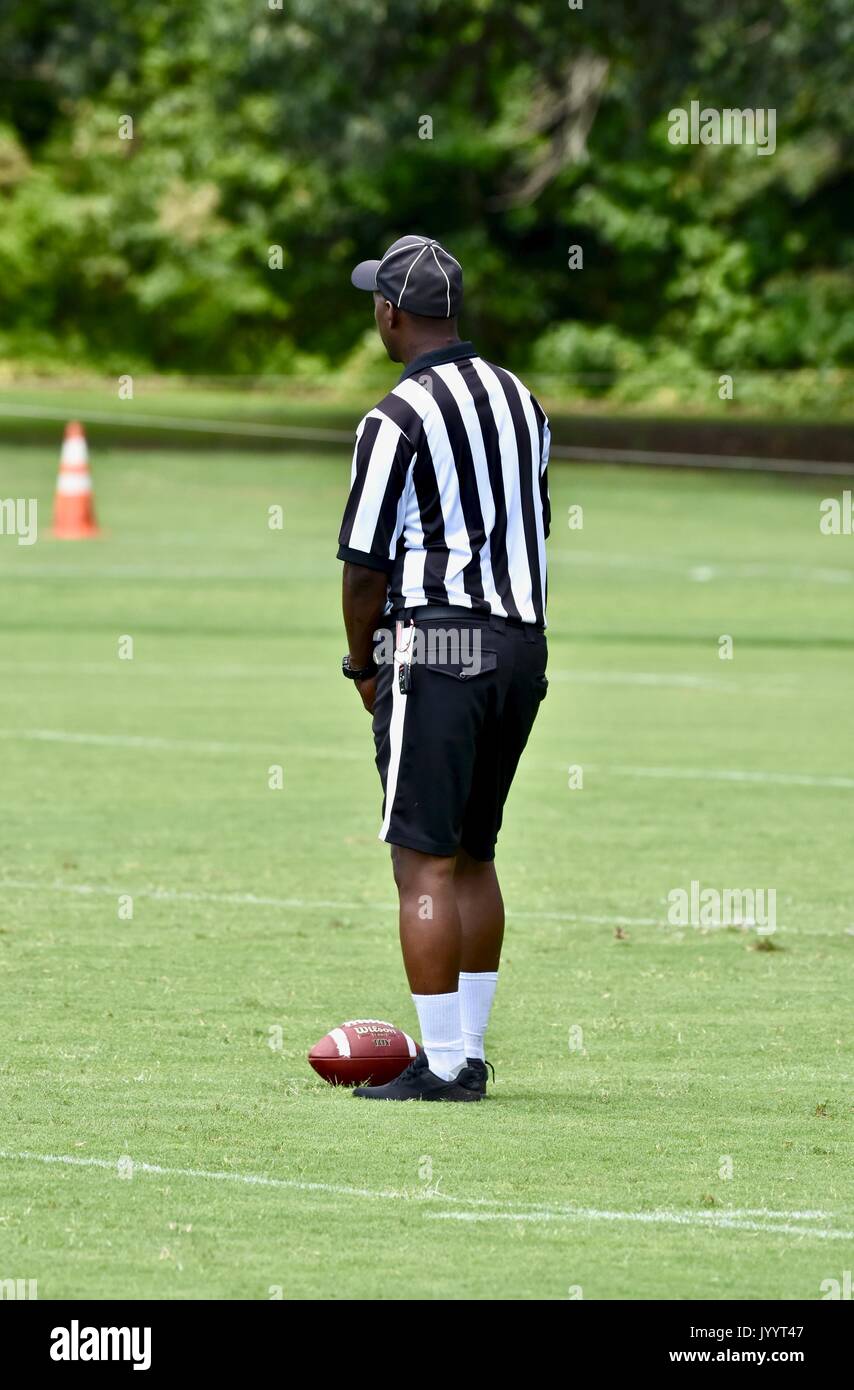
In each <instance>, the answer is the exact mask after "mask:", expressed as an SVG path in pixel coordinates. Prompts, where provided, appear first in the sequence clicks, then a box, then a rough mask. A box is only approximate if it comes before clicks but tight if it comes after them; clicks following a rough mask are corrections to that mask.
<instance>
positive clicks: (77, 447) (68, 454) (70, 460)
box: [60, 437, 89, 468]
mask: <svg viewBox="0 0 854 1390" xmlns="http://www.w3.org/2000/svg"><path fill="white" fill-rule="evenodd" d="M60 459H61V461H62V465H63V467H71V468H75V467H79V466H80V465H81V464H85V463H88V461H89V450H88V449H87V448H86V440H85V439H83V438H81V437H77V438H72V439H66V441H65V443H64V444H63V446H62V453H61V455H60Z"/></svg>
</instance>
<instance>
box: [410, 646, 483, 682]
mask: <svg viewBox="0 0 854 1390" xmlns="http://www.w3.org/2000/svg"><path fill="white" fill-rule="evenodd" d="M424 664H425V666H426V668H427V670H428V671H435V672H436V674H437V675H439V676H450V677H451V679H452V680H457V681H468V680H475V679H476V678H477V677H478V676H482V675H485V674H486V672H487V671H494V670H495V669H496V667H497V666H498V653H497V652H476V653H474V654H473V655H472V656H471V658H470V659H469V660H466V661H462V660H461V659H460V658H456V659H455V660H448V661H436V660H433V661H431V660H428V661H426V662H425V663H424Z"/></svg>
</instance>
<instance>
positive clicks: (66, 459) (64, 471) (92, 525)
mask: <svg viewBox="0 0 854 1390" xmlns="http://www.w3.org/2000/svg"><path fill="white" fill-rule="evenodd" d="M53 534H54V536H56V537H57V538H58V539H59V540H63V541H82V540H85V539H86V537H87V536H97V535H98V534H99V532H98V526H97V523H96V521H95V507H94V499H93V496H92V475H91V473H90V472H89V450H88V448H87V447H86V436H85V434H84V433H83V426H82V425H79V424H78V423H77V422H76V420H74V421H72V422H71V424H69V425H66V426H65V438H64V439H63V441H62V454H61V456H60V460H59V478H58V479H57V483H56V498H55V500H54V506H53Z"/></svg>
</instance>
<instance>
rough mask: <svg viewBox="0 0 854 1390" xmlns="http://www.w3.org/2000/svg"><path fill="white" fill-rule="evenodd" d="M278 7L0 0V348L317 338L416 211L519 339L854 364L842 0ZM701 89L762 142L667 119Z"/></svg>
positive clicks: (504, 340) (633, 351) (623, 352)
mask: <svg viewBox="0 0 854 1390" xmlns="http://www.w3.org/2000/svg"><path fill="white" fill-rule="evenodd" d="M278 3H279V0H269V3H268V2H267V0H194V3H190V2H189V0H183V2H179V3H175V0H41V3H40V4H39V5H38V6H33V5H31V4H30V3H29V0H7V3H6V5H5V8H4V9H3V10H2V11H0V52H2V54H3V55H4V56H3V62H4V66H5V69H6V71H5V79H6V80H5V81H3V82H2V84H0V301H2V311H3V312H2V319H1V320H0V345H2V347H3V349H4V351H5V352H6V354H8V355H18V356H21V355H23V356H26V357H34V358H38V357H39V356H41V357H44V358H45V359H50V358H56V359H61V360H63V361H65V362H69V361H79V362H86V363H92V364H97V365H101V366H108V367H111V368H112V367H113V366H115V367H116V368H121V369H123V370H125V369H127V368H128V367H129V366H131V365H133V364H145V365H149V364H151V365H154V366H156V367H158V368H160V369H170V368H181V369H184V370H205V371H211V370H215V371H235V372H264V371H267V372H278V371H287V370H289V369H291V368H292V367H293V366H294V365H295V364H299V363H300V362H303V363H304V362H305V361H306V360H307V359H308V360H310V359H322V360H324V361H326V362H330V363H335V362H339V361H341V360H342V358H344V357H345V356H346V355H347V354H348V353H350V352H351V351H352V350H353V349H354V347H355V346H357V345H358V344H359V343H360V342H361V341H362V340H363V338H364V334H365V328H366V322H367V306H366V304H365V301H364V297H363V296H361V295H359V294H358V293H357V292H356V291H354V290H351V289H350V286H349V269H350V267H351V265H352V263H353V262H354V260H356V259H360V258H362V257H363V256H367V255H374V254H379V253H380V251H381V250H382V249H383V248H384V246H385V245H387V244H388V243H389V242H391V241H392V240H393V239H394V238H395V237H396V236H398V235H400V234H401V233H403V232H406V231H426V232H429V233H430V234H431V235H434V236H438V237H440V238H441V239H442V240H444V241H446V242H447V244H448V245H449V247H450V248H451V249H452V250H453V252H454V254H455V255H456V256H457V257H458V259H460V260H461V261H462V262H463V264H464V266H465V270H466V290H467V305H468V308H467V316H466V321H465V325H464V326H465V329H466V331H467V332H468V333H469V334H470V335H471V336H474V337H476V338H477V340H478V342H479V344H480V345H481V350H482V351H485V352H489V353H491V354H496V355H501V356H504V357H506V358H507V359H508V360H510V361H511V362H515V363H516V364H518V365H519V366H524V365H526V364H527V363H528V362H529V361H530V360H531V359H532V358H533V359H534V360H535V361H539V362H541V363H542V362H548V363H549V364H550V365H552V366H553V367H554V368H555V369H556V370H565V371H572V372H582V373H585V372H590V373H593V374H594V375H595V374H596V373H599V372H602V373H605V374H607V373H609V372H611V371H614V370H619V369H620V368H621V365H622V366H626V365H628V366H632V365H636V364H639V363H649V362H650V361H651V360H654V359H655V358H656V355H660V354H662V353H666V352H668V351H670V350H672V348H673V346H674V345H678V349H679V351H680V352H681V353H683V354H685V355H686V357H687V359H689V360H691V361H693V362H695V363H698V364H702V365H703V366H704V367H706V368H710V369H713V370H721V371H725V370H732V369H734V368H739V367H768V368H775V369H780V368H791V367H803V366H813V367H823V366H827V365H831V364H834V363H837V364H839V363H842V364H846V363H848V364H850V363H851V361H852V358H854V314H852V299H854V295H852V276H851V271H850V264H851V249H852V247H851V241H852V237H851V232H850V225H847V224H846V218H845V214H846V211H850V208H851V207H852V206H854V197H852V193H854V189H852V174H851V138H852V127H854V111H852V107H851V104H850V101H849V100H848V94H849V85H848V78H849V73H848V70H847V60H846V55H847V54H850V52H851V51H852V46H854V10H852V8H851V5H850V2H849V0H737V2H736V0H721V2H720V3H717V4H715V5H709V4H707V3H705V0H656V3H655V4H654V5H638V4H637V3H636V0H631V2H630V0H595V3H594V2H593V0H587V3H586V5H585V6H584V7H583V8H582V9H572V8H570V6H569V5H568V4H563V3H560V2H559V0H548V2H547V0H541V3H532V2H531V0H335V3H334V4H332V3H330V4H320V3H317V0H281V8H270V5H276V4H278ZM692 99H696V100H699V101H700V102H701V103H702V104H703V105H704V106H709V107H715V108H723V107H736V108H741V109H744V108H750V107H771V108H774V109H775V111H776V123H777V124H776V150H775V152H774V154H773V155H770V156H764V157H763V156H761V155H758V154H757V152H756V150H755V148H746V147H741V148H739V147H723V146H713V145H686V146H677V145H673V144H671V143H670V142H669V140H668V118H667V117H668V111H669V110H670V109H671V108H673V107H687V106H688V104H689V102H690V101H691V100H692ZM127 116H129V117H131V118H132V122H133V138H132V139H124V140H123V139H120V138H119V129H120V121H121V118H122V117H127ZM425 117H429V118H430V121H431V122H432V138H422V137H423V135H424V134H425V130H426V128H427V123H426V122H425V120H424V119H423V118H425ZM572 246H580V247H581V248H582V254H583V269H580V268H576V269H570V268H569V264H568V258H569V255H570V251H569V248H570V247H572ZM276 247H281V257H280V259H281V267H280V268H279V267H278V254H279V253H277V252H276V251H275V250H273V251H272V252H271V248H276ZM271 259H272V261H273V263H274V268H271V264H270V262H271Z"/></svg>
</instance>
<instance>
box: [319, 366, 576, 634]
mask: <svg viewBox="0 0 854 1390" xmlns="http://www.w3.org/2000/svg"><path fill="white" fill-rule="evenodd" d="M548 457H549V426H548V420H547V419H546V416H545V414H544V413H543V410H542V408H541V406H540V405H539V403H538V402H537V401H536V400H535V399H534V397H533V396H532V395H531V393H530V391H528V390H527V389H526V388H525V387H524V386H523V385H522V383H521V382H520V381H519V380H518V379H517V378H516V377H515V376H513V374H512V372H508V371H505V370H504V369H503V368H501V367H495V366H493V365H492V364H491V363H489V362H484V361H483V359H482V358H481V357H478V355H477V353H476V352H475V349H474V345H473V344H472V343H454V344H452V345H451V346H450V347H448V348H441V349H437V350H436V351H434V352H428V353H424V354H423V356H421V357H418V358H416V360H415V361H414V362H412V363H410V365H409V366H408V367H407V369H406V371H405V372H404V373H403V376H402V377H401V379H400V381H399V382H398V383H397V385H396V386H395V387H394V388H393V390H392V391H390V392H389V394H388V395H387V396H386V397H385V399H384V400H382V401H380V403H379V405H377V406H375V407H374V409H373V410H370V411H368V414H367V415H366V416H365V418H364V419H363V420H362V422H361V424H360V425H359V428H358V431H357V433H356V448H355V452H354V455H353V470H352V480H351V488H350V496H349V499H348V501H347V507H346V510H345V512H344V520H343V523H342V525H341V532H340V535H339V538H338V539H339V548H338V558H339V559H340V560H349V561H350V562H351V563H352V564H356V565H364V566H366V567H368V568H370V569H377V570H384V571H385V572H386V573H387V574H388V576H389V606H390V608H391V609H392V610H394V609H397V608H414V607H418V606H419V605H421V604H425V603H442V604H454V605H457V606H459V607H461V608H471V609H473V610H475V611H478V612H482V613H494V614H497V615H498V616H499V617H504V618H515V619H517V620H518V619H521V621H522V622H525V623H535V624H537V625H541V626H542V625H544V624H545V613H546V548H545V540H546V537H547V536H548V534H549V523H550V508H549V493H548V475H547V467H548Z"/></svg>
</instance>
